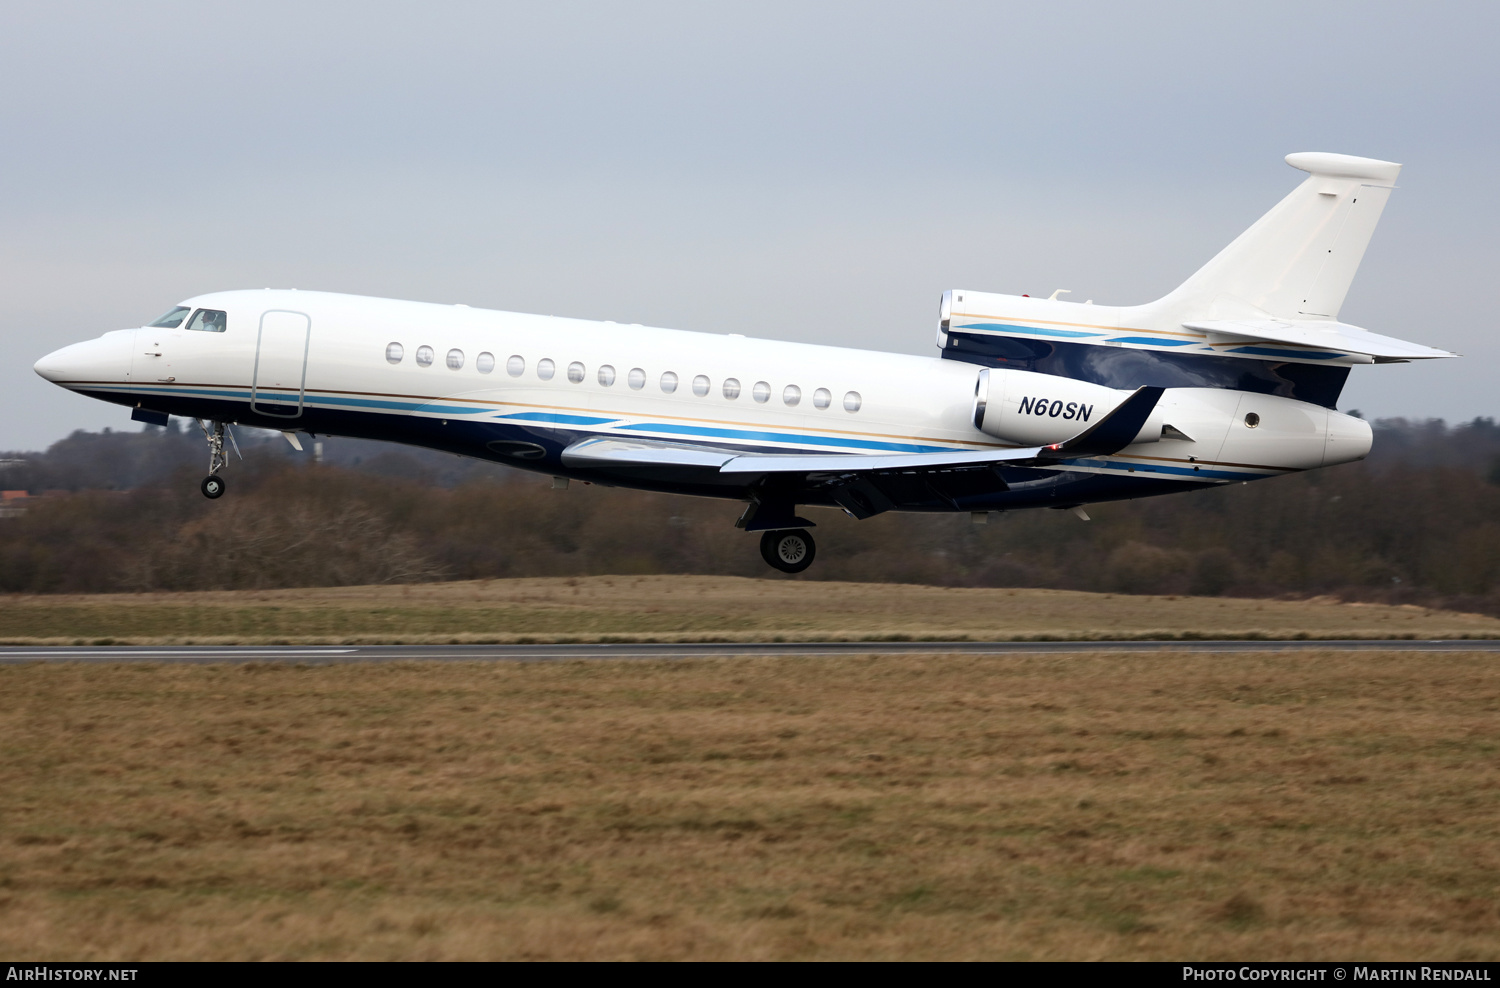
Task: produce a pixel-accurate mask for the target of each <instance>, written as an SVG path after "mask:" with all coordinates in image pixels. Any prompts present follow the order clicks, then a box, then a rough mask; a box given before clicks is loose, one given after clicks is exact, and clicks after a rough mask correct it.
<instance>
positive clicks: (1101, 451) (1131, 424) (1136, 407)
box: [1037, 387, 1166, 460]
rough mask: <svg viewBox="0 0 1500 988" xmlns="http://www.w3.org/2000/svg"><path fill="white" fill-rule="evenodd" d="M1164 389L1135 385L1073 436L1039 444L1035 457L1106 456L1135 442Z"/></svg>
mask: <svg viewBox="0 0 1500 988" xmlns="http://www.w3.org/2000/svg"><path fill="white" fill-rule="evenodd" d="M1164 391H1166V388H1158V387H1144V388H1137V389H1136V392H1135V394H1133V395H1131V396H1130V397H1129V398H1126V399H1125V400H1124V401H1122V402H1120V405H1119V407H1117V408H1116V409H1115V410H1114V411H1112V412H1110V413H1109V414H1108V415H1106V416H1104V418H1102V419H1100V420H1099V421H1098V422H1096V423H1094V424H1093V425H1091V426H1089V427H1088V428H1087V429H1085V430H1083V431H1082V432H1080V433H1079V434H1078V435H1076V436H1074V437H1073V438H1072V439H1064V440H1063V441H1062V442H1060V443H1053V444H1052V445H1051V446H1043V447H1042V451H1041V453H1040V454H1039V455H1038V456H1037V459H1039V460H1063V459H1068V458H1070V457H1074V456H1108V455H1110V454H1111V453H1118V452H1119V451H1120V450H1122V449H1124V448H1125V447H1126V446H1129V445H1130V444H1131V443H1133V442H1135V437H1136V436H1137V435H1139V434H1140V431H1141V428H1142V427H1143V426H1145V424H1146V420H1147V419H1148V418H1150V417H1151V413H1152V412H1154V411H1156V403H1157V402H1158V401H1160V400H1161V396H1162V392H1164Z"/></svg>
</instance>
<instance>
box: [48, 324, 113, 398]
mask: <svg viewBox="0 0 1500 988" xmlns="http://www.w3.org/2000/svg"><path fill="white" fill-rule="evenodd" d="M134 338H135V331H134V330H122V331H116V332H113V333H105V334H104V335H103V336H101V337H99V338H98V339H97V340H85V341H84V342H82V343H74V344H72V345H70V346H65V347H63V348H62V349H61V350H53V351H52V352H51V353H49V354H47V355H46V356H45V357H43V358H42V359H41V360H38V361H37V362H36V363H35V364H32V365H31V369H32V370H34V371H36V372H37V374H38V375H40V376H41V377H43V378H46V379H47V380H49V381H51V382H52V383H53V384H59V385H62V386H63V387H70V386H71V385H72V384H73V383H75V382H77V383H86V382H91V381H92V382H98V381H117V382H118V381H124V380H125V379H126V378H127V377H128V376H129V374H130V351H131V346H132V342H133V340H134Z"/></svg>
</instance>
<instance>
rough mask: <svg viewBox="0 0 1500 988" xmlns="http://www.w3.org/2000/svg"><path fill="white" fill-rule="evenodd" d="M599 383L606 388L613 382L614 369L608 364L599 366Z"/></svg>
mask: <svg viewBox="0 0 1500 988" xmlns="http://www.w3.org/2000/svg"><path fill="white" fill-rule="evenodd" d="M599 383H600V384H602V385H604V386H605V387H606V388H607V387H609V386H610V385H612V384H614V383H615V369H614V368H613V367H611V366H610V365H609V364H605V365H604V366H603V367H600V368H599Z"/></svg>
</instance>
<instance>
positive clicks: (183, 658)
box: [0, 639, 1500, 665]
mask: <svg viewBox="0 0 1500 988" xmlns="http://www.w3.org/2000/svg"><path fill="white" fill-rule="evenodd" d="M1307 649H1324V650H1328V649H1332V650H1336V651H1341V652H1348V651H1376V650H1379V651H1395V652H1500V639H1484V640H1439V641H1413V640H1409V639H1407V640H1395V641H1368V640H1340V641H1201V642H1193V641H1087V642H728V643H721V642H713V643H698V642H684V643H672V644H636V643H631V644H604V645H222V646H221V645H170V646H152V645H111V646H94V647H64V646H58V647H35V646H30V647H0V663H5V664H12V665H14V664H18V663H25V662H104V663H109V662H183V663H205V664H206V663H216V662H290V663H298V662H301V663H330V662H397V661H439V662H442V661H448V662H540V661H555V660H560V659H688V658H694V659H697V658H728V657H730V656H757V655H760V656H764V655H802V656H819V655H911V654H933V653H941V654H964V655H1035V654H1048V653H1077V652H1281V651H1287V650H1307Z"/></svg>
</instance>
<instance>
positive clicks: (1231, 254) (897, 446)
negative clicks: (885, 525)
mask: <svg viewBox="0 0 1500 988" xmlns="http://www.w3.org/2000/svg"><path fill="white" fill-rule="evenodd" d="M1286 161H1287V163H1288V164H1290V165H1291V166H1292V167H1294V168H1299V169H1301V170H1303V171H1305V172H1308V173H1309V177H1308V178H1306V179H1305V180H1304V181H1303V182H1302V184H1300V185H1299V186H1298V187H1297V188H1296V189H1295V190H1294V191H1293V192H1292V193H1291V194H1290V195H1288V196H1287V197H1286V198H1285V199H1283V200H1282V201H1281V202H1280V203H1278V204H1277V205H1276V207H1275V208H1273V209H1272V210H1271V211H1270V212H1269V213H1267V214H1266V215H1265V216H1263V217H1261V219H1260V220H1259V221H1258V222H1257V223H1256V224H1255V225H1254V226H1252V227H1250V229H1248V230H1247V231H1245V232H1244V233H1243V234H1241V235H1240V236H1239V238H1237V239H1236V240H1235V241H1234V242H1233V243H1231V244H1230V245H1229V246H1228V247H1226V248H1224V250H1222V251H1220V252H1219V254H1218V255H1217V256H1216V257H1214V258H1213V260H1211V261H1209V262H1208V264H1206V265H1204V267H1203V268H1202V269H1201V270H1199V271H1198V272H1197V273H1196V274H1194V275H1193V276H1192V277H1191V278H1189V279H1188V280H1187V281H1186V282H1185V283H1184V284H1183V285H1182V286H1181V287H1180V288H1178V289H1177V290H1176V291H1174V292H1172V293H1171V294H1169V295H1167V296H1166V297H1165V298H1162V299H1159V300H1157V301H1155V302H1151V303H1149V304H1146V305H1136V306H1105V305H1093V304H1091V302H1082V303H1079V302H1072V301H1066V300H1063V299H1060V298H1058V295H1059V294H1061V292H1054V293H1053V295H1052V297H1051V298H1047V299H1040V298H1030V297H1028V296H1025V295H1021V296H1014V295H996V294H990V293H986V292H977V291H964V290H954V291H950V292H946V293H945V294H944V295H943V297H942V304H941V312H940V316H939V320H940V321H939V325H938V331H937V345H938V350H939V354H938V355H937V356H934V357H914V356H905V355H901V354H893V353H878V352H873V351H868V350H852V349H845V348H842V347H831V346H815V345H812V344H806V343H783V342H777V341H772V340H759V339H747V338H745V337H742V336H739V335H737V334H730V335H728V336H719V335H711V334H705V333H691V332H682V331H679V330H671V329H652V328H647V327H642V326H635V325H631V326H625V325H618V324H615V323H612V322H589V321H585V320H580V319H565V318H554V317H551V316H535V315H521V314H516V313H510V312H497V311H491V310H484V309H471V308H469V307H467V306H463V305H434V304H427V303H421V302H402V301H392V300H387V299H378V298H365V297H360V296H352V295H335V294H327V293H322V292H302V291H277V290H270V289H267V290H265V291H230V292H216V293H213V294H210V295H200V296H198V297H196V298H191V299H187V300H185V301H183V302H182V303H181V304H179V305H176V306H174V307H172V309H170V310H169V311H168V312H167V313H166V314H165V315H163V316H162V317H161V318H159V319H157V320H156V321H155V322H153V323H151V324H149V325H147V326H143V327H141V328H139V329H122V330H117V331H114V332H110V333H105V334H104V335H103V336H102V337H100V338H99V339H96V340H90V341H88V342H85V343H77V344H74V345H73V346H68V347H64V348H63V349H61V350H58V351H56V352H55V353H51V354H48V355H47V356H45V357H43V358H42V359H41V360H39V361H37V364H36V371H37V373H38V374H40V375H41V376H42V377H45V378H46V379H47V380H49V381H52V382H54V383H56V384H58V385H61V386H62V387H65V388H68V389H70V390H73V391H77V392H79V393H81V394H86V395H89V396H91V397H94V398H99V399H101V400H103V401H110V402H115V403H118V404H121V405H128V406H130V408H132V409H133V411H132V413H131V417H132V418H134V419H136V420H138V421H143V422H151V423H157V424H163V425H164V424H166V421H167V416H169V415H179V416H187V417H192V418H195V419H198V420H199V425H200V427H201V428H202V429H203V432H204V435H205V436H206V437H207V440H208V445H209V454H210V465H209V476H208V477H207V478H205V479H204V481H203V483H202V490H203V493H204V494H205V495H206V496H208V497H210V498H217V497H219V496H220V495H222V494H223V493H224V480H223V477H222V476H221V470H222V469H223V467H224V466H225V463H226V457H225V447H224V440H225V436H226V434H227V435H228V437H229V440H230V442H231V443H233V440H234V436H233V433H232V432H229V431H228V429H227V427H228V426H229V425H230V424H244V425H247V426H256V427H260V428H266V429H278V430H281V431H283V432H284V433H286V435H287V437H288V438H289V439H290V440H291V441H292V442H293V445H297V446H299V448H300V444H299V443H298V441H297V433H299V432H301V433H311V434H314V435H316V434H328V435H339V436H356V437H360V438H364V439H383V440H390V441H393V442H401V443H409V444H412V445H416V446H426V447H431V448H434V449H441V450H447V451H449V452H452V453H459V454H463V455H466V456H475V457H482V458H485V459H490V460H495V461H498V462H502V463H508V464H511V465H513V466H518V467H522V468H525V469H529V470H535V471H540V472H542V473H547V474H551V475H553V476H554V477H555V478H556V480H554V484H555V485H556V486H560V487H561V486H566V485H567V483H568V480H569V479H575V480H580V481H588V482H592V483H598V484H606V485H614V486H620V487H634V488H640V489H643V490H652V491H665V492H669V493H674V494H695V495H700V496H704V497H718V498H724V499H727V500H732V501H740V502H744V503H745V504H746V507H745V509H744V511H743V513H742V514H741V516H740V518H739V521H738V526H739V527H740V528H743V529H745V530H746V531H748V532H761V533H764V534H763V535H762V537H761V553H762V555H763V556H764V557H765V559H766V561H767V562H768V563H769V564H770V565H771V566H773V567H775V568H776V569H779V570H782V571H785V572H788V573H796V572H800V571H801V570H804V569H806V568H807V566H808V565H809V564H811V562H812V560H813V556H814V552H815V547H814V542H813V537H812V535H811V534H809V533H808V531H807V529H808V528H811V527H813V523H812V522H810V521H807V520H806V519H804V518H800V517H798V515H797V508H798V506H799V505H825V506H836V507H841V508H843V509H844V511H845V512H846V513H848V514H849V515H851V516H852V517H854V518H859V519H863V518H869V517H870V516H872V515H876V514H879V513H881V512H884V511H953V512H971V513H973V514H974V516H975V520H976V521H978V520H983V519H985V518H987V517H988V513H989V512H992V511H1004V510H1010V509H1014V508H1039V507H1047V508H1066V509H1072V510H1074V511H1075V512H1076V513H1078V514H1079V515H1080V516H1082V517H1084V518H1087V515H1086V514H1085V513H1084V512H1083V507H1082V506H1083V505H1085V504H1088V503H1091V502H1096V501H1112V500H1120V499H1125V498H1137V497H1145V496H1149V495H1155V494H1169V493H1173V492H1176V491H1186V490H1193V489H1196V488H1201V487H1211V486H1216V485H1220V484H1227V483H1234V482H1237V481H1238V482H1243V481H1249V480H1258V479H1260V478H1263V477H1275V476H1279V475H1281V474H1286V473H1294V472H1297V471H1301V470H1310V469H1314V468H1316V467H1323V466H1329V465H1332V464H1335V463H1345V462H1348V461H1350V460H1358V459H1361V458H1363V457H1364V456H1365V454H1366V453H1368V452H1369V450H1370V442H1371V434H1370V427H1369V425H1367V424H1366V423H1365V422H1363V421H1361V420H1360V419H1357V418H1353V417H1351V416H1348V415H1343V414H1340V413H1339V412H1337V411H1335V410H1334V408H1335V403H1336V402H1337V400H1338V397H1339V392H1340V391H1341V390H1342V388H1343V386H1344V381H1345V379H1346V378H1347V377H1348V375H1349V369H1350V368H1351V367H1352V366H1354V365H1356V364H1369V363H1399V362H1405V361H1409V360H1418V359H1426V358H1432V357H1449V356H1453V354H1450V353H1448V352H1446V351H1442V350H1434V349H1431V348H1429V347H1425V346H1419V345H1417V344H1415V343H1406V342H1403V341H1401V340H1396V339H1392V338H1390V337H1386V336H1379V335H1377V334H1375V333H1371V332H1368V331H1366V330H1363V329H1360V328H1358V327H1356V326H1351V325H1347V324H1345V323H1341V322H1339V321H1338V313H1339V308H1340V306H1341V305H1342V304H1343V301H1344V296H1345V295H1346V294H1347V292H1348V290H1349V284H1350V282H1351V281H1352V279H1353V278H1354V272H1355V269H1356V268H1358V266H1359V262H1360V259H1361V258H1362V257H1363V255H1364V252H1365V247H1366V245H1367V244H1368V243H1369V241H1370V235H1371V234H1372V232H1373V231H1374V229H1375V224H1376V221H1377V220H1378V219H1379V218H1380V213H1381V210H1382V209H1383V208H1384V206H1385V202H1386V199H1387V197H1388V196H1389V195H1390V192H1391V188H1392V186H1393V184H1394V183H1395V181H1396V176H1397V174H1398V173H1399V172H1400V170H1401V166H1400V165H1397V164H1393V163H1391V162H1387V161H1376V160H1373V159H1370V158H1355V157H1350V156H1347V155H1339V154H1324V153H1302V154H1293V155H1289V156H1288V157H1287V159H1286Z"/></svg>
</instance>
